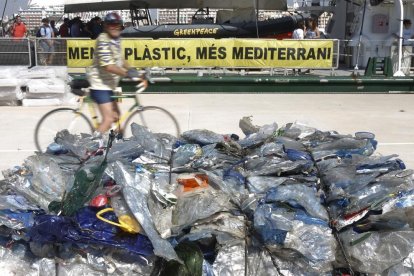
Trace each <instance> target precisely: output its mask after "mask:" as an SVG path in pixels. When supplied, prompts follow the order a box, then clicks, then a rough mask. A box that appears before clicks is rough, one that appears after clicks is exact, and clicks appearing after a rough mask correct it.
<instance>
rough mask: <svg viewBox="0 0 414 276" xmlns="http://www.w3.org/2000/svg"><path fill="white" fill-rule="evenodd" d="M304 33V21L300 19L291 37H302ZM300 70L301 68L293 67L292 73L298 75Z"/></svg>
mask: <svg viewBox="0 0 414 276" xmlns="http://www.w3.org/2000/svg"><path fill="white" fill-rule="evenodd" d="M305 35H306V27H305V22H303V21H300V22H299V23H298V27H297V28H296V29H295V30H294V31H293V34H292V39H304V38H305ZM300 72H301V69H297V71H296V69H293V73H294V74H295V75H298V74H299V73H300Z"/></svg>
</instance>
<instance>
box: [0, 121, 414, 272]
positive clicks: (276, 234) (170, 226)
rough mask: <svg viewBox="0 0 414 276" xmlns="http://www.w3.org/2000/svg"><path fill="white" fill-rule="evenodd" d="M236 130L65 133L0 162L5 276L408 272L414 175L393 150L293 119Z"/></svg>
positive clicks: (366, 136) (412, 260)
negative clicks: (20, 158)
mask: <svg viewBox="0 0 414 276" xmlns="http://www.w3.org/2000/svg"><path fill="white" fill-rule="evenodd" d="M239 126H240V128H241V130H242V131H243V133H244V134H245V137H243V138H239V137H238V136H237V135H234V134H233V135H222V134H217V133H214V132H212V131H209V130H205V129H196V130H190V131H187V132H184V133H183V134H182V135H181V136H180V137H173V136H170V135H167V134H155V133H151V132H150V131H149V130H148V129H146V128H145V127H142V126H140V125H137V124H133V125H132V133H133V136H132V137H130V138H127V139H120V140H116V139H115V138H114V137H113V135H109V137H104V139H96V138H94V137H92V136H89V135H84V136H76V135H72V134H70V133H68V132H67V131H65V130H63V131H61V132H59V133H58V134H57V135H56V138H55V141H54V143H52V144H51V145H50V146H49V148H48V150H47V152H46V153H38V154H36V155H34V156H30V157H28V158H27V159H26V161H25V163H24V165H22V166H21V167H15V168H13V169H10V170H6V171H4V172H3V175H4V177H5V180H3V181H1V182H0V192H1V195H0V197H1V200H0V222H1V227H0V243H1V246H0V255H1V257H2V258H1V259H0V270H1V271H9V272H11V273H13V275H54V274H56V275H57V274H59V275H134V274H138V275H200V276H201V275H206V276H213V275H216V276H219V275H220V276H222V275H353V274H358V273H360V274H371V273H372V274H375V273H377V274H380V275H402V274H404V273H406V274H404V275H412V274H413V273H414V184H413V178H412V174H413V172H412V171H411V170H406V168H405V165H404V163H403V162H402V161H401V160H400V159H398V158H397V156H396V155H392V156H380V155H377V154H374V152H375V149H376V145H377V141H376V140H375V137H374V135H373V134H371V133H366V132H359V133H356V134H355V135H354V136H352V135H341V134H339V133H337V132H335V131H327V132H324V131H320V130H317V129H315V128H310V127H306V126H303V125H300V124H295V123H293V124H288V125H285V126H283V127H280V128H279V127H278V125H277V124H276V123H273V124H269V125H263V126H255V125H253V124H252V122H251V120H250V118H248V117H245V118H243V119H242V120H240V123H239Z"/></svg>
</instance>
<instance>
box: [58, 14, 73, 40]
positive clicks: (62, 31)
mask: <svg viewBox="0 0 414 276" xmlns="http://www.w3.org/2000/svg"><path fill="white" fill-rule="evenodd" d="M59 35H60V37H70V32H69V18H65V19H63V24H62V25H60V28H59Z"/></svg>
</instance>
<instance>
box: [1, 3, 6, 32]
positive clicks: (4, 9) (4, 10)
mask: <svg viewBox="0 0 414 276" xmlns="http://www.w3.org/2000/svg"><path fill="white" fill-rule="evenodd" d="M6 7H7V0H6V3H4V7H3V13H2V14H1V35H2V36H5V35H6V34H5V32H4V27H3V26H4V22H3V18H4V13H5V12H6Z"/></svg>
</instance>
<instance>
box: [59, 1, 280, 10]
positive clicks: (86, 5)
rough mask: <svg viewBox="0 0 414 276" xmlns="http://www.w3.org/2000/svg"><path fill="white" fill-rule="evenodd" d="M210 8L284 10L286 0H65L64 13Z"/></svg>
mask: <svg viewBox="0 0 414 276" xmlns="http://www.w3.org/2000/svg"><path fill="white" fill-rule="evenodd" d="M131 7H136V8H149V9H182V8H196V9H197V8H212V9H235V8H248V7H255V8H258V9H260V10H286V9H287V3H286V0H173V1H168V0H132V1H124V0H109V1H105V0H100V1H99V0H65V13H73V12H84V11H105V10H108V11H109V10H128V9H130V8H131Z"/></svg>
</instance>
